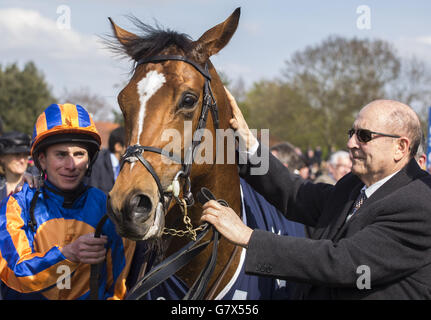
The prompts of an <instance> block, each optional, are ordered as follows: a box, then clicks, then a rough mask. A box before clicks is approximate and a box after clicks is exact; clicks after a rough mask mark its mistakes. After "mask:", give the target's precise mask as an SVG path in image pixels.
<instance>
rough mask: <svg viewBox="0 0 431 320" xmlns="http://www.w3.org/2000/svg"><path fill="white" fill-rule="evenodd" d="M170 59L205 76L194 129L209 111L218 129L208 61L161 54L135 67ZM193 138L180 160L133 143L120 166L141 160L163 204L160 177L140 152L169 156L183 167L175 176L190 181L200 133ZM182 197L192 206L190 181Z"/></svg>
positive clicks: (185, 185) (204, 121)
mask: <svg viewBox="0 0 431 320" xmlns="http://www.w3.org/2000/svg"><path fill="white" fill-rule="evenodd" d="M170 60H175V61H183V62H185V63H188V64H190V65H192V66H193V67H194V68H195V69H196V70H197V71H199V73H200V74H201V75H202V76H203V77H204V78H205V84H204V88H203V98H202V108H201V114H200V117H199V122H198V125H197V127H196V131H197V132H199V130H201V129H204V128H205V127H206V123H207V118H208V112H209V111H211V114H212V118H213V123H214V129H218V127H219V119H218V109H217V104H216V101H215V99H214V95H213V93H212V90H211V86H210V81H211V76H210V74H209V72H208V63H206V64H205V68H202V67H201V66H200V65H199V64H197V63H195V62H194V61H192V60H189V59H188V58H186V57H184V56H179V55H163V56H154V57H149V58H144V59H141V60H139V61H138V62H137V63H136V67H138V66H139V65H141V64H146V63H159V62H163V61H170ZM194 138H195V134H193V140H192V144H191V146H189V147H188V149H187V151H186V153H185V156H184V160H183V161H181V157H179V156H177V155H175V154H173V153H169V152H167V151H165V150H163V149H160V148H156V147H149V146H141V145H138V144H135V145H133V146H129V147H127V149H126V152H125V153H124V155H123V156H122V158H121V168H122V167H123V165H124V163H125V162H134V161H136V160H139V162H141V163H142V165H143V166H144V167H145V168H146V169H147V170H148V172H149V173H150V174H151V176H152V177H153V179H154V181H155V182H156V184H157V188H158V190H159V196H160V202H161V203H162V204H163V206H164V205H165V204H164V203H165V201H164V199H163V196H164V194H165V193H166V191H165V190H163V186H162V184H161V181H160V178H159V176H158V175H157V173H156V171H155V170H154V168H153V167H152V166H151V164H150V163H149V162H148V161H147V160H146V159H145V158H144V157H143V155H142V154H143V153H144V151H148V152H153V153H158V154H161V155H163V156H165V157H167V158H169V159H170V160H173V161H175V162H176V163H179V164H181V165H182V166H183V167H182V170H181V171H180V174H179V175H177V176H181V177H182V178H184V179H185V180H186V181H187V180H188V181H190V180H189V179H190V171H191V166H192V162H193V155H194V151H195V149H196V147H198V146H199V144H200V143H201V142H202V135H199V136H198V137H197V139H196V140H195V139H194ZM183 198H184V199H185V200H186V203H187V205H188V206H192V205H193V204H194V199H193V195H192V193H191V184H190V183H185V184H184V190H183ZM165 209H166V208H165Z"/></svg>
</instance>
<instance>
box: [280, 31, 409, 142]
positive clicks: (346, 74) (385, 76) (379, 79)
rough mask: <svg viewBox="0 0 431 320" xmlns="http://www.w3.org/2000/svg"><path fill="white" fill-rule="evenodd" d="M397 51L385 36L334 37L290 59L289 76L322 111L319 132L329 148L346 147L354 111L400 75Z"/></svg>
mask: <svg viewBox="0 0 431 320" xmlns="http://www.w3.org/2000/svg"><path fill="white" fill-rule="evenodd" d="M394 51H395V50H394V48H393V47H392V46H391V45H390V44H389V43H387V42H385V41H381V40H373V41H371V40H359V39H356V38H354V39H350V40H349V39H345V38H342V37H333V36H331V37H329V38H327V39H326V40H324V41H323V42H322V43H321V44H319V45H316V46H310V47H307V48H306V49H305V50H303V51H298V52H296V53H295V54H294V55H293V56H292V58H291V59H290V60H288V61H286V68H285V70H284V73H283V74H284V76H285V81H286V82H287V83H289V84H290V85H291V86H292V88H293V89H294V90H295V91H296V92H297V93H298V94H300V95H301V96H303V97H305V98H306V99H307V101H308V102H309V103H310V105H311V106H312V108H313V109H315V110H318V111H319V113H318V114H319V117H321V118H322V120H323V121H321V123H322V124H323V126H322V128H319V132H320V134H321V135H322V136H323V137H324V140H325V144H326V146H327V147H328V148H329V147H330V146H336V147H337V148H345V144H346V135H347V130H348V129H349V128H350V127H351V126H352V123H353V121H354V118H355V115H356V113H357V112H358V111H359V110H360V108H361V107H363V106H364V105H366V104H367V103H369V102H371V101H372V100H375V99H379V98H383V97H385V86H386V85H387V84H388V83H390V82H391V81H392V80H393V79H397V78H398V77H399V74H400V70H401V63H400V59H399V58H398V57H397V56H396V55H395V53H394Z"/></svg>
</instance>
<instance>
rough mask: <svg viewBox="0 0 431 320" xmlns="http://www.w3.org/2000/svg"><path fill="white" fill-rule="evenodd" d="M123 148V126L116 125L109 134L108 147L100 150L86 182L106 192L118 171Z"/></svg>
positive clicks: (111, 185)
mask: <svg viewBox="0 0 431 320" xmlns="http://www.w3.org/2000/svg"><path fill="white" fill-rule="evenodd" d="M125 150H126V148H125V133H124V128H123V127H118V128H116V129H114V130H112V131H111V133H110V135H109V140H108V149H102V150H101V151H100V153H99V156H98V157H97V160H96V162H95V163H94V165H93V170H92V172H91V176H90V177H89V180H88V184H89V185H91V186H92V187H95V188H99V189H100V190H102V191H103V192H105V194H108V193H109V191H111V189H112V187H113V186H114V183H115V180H116V179H117V176H118V173H119V172H120V158H121V156H122V155H123V153H124V151H125Z"/></svg>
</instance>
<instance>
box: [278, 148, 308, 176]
mask: <svg viewBox="0 0 431 320" xmlns="http://www.w3.org/2000/svg"><path fill="white" fill-rule="evenodd" d="M298 150H300V149H299V148H297V147H294V146H293V145H292V144H290V143H289V142H281V143H279V144H276V145H274V146H272V147H271V148H270V151H271V153H272V155H273V156H274V157H276V158H277V159H278V160H280V162H281V163H282V164H283V165H284V166H285V167H286V168H288V169H289V171H290V172H292V173H295V174H298V175H300V176H301V177H302V178H304V179H308V178H309V173H310V169H309V167H308V166H307V163H306V161H305V158H304V156H303V154H302V153H298Z"/></svg>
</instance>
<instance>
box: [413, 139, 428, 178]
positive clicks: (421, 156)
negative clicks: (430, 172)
mask: <svg viewBox="0 0 431 320" xmlns="http://www.w3.org/2000/svg"><path fill="white" fill-rule="evenodd" d="M415 159H416V161H417V163H418V165H419V167H421V169H422V170H425V171H427V155H426V141H425V135H424V134H422V138H421V143H420V145H419V147H418V151H417V152H416V155H415Z"/></svg>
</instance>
